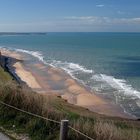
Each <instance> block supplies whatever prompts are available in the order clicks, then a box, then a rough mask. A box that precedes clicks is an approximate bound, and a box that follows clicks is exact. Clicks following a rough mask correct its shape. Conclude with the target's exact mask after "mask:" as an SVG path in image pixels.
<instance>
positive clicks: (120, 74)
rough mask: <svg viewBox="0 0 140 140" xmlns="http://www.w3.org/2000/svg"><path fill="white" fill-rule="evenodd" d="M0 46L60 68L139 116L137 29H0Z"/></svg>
mask: <svg viewBox="0 0 140 140" xmlns="http://www.w3.org/2000/svg"><path fill="white" fill-rule="evenodd" d="M0 48H5V49H8V50H12V51H16V52H19V53H22V54H26V55H28V57H30V58H31V59H32V60H35V61H41V62H43V63H44V64H45V65H50V66H53V67H56V68H60V69H63V70H64V71H65V72H66V73H68V74H69V75H70V76H71V77H72V78H74V79H76V80H77V81H78V82H79V83H81V84H83V86H85V87H87V88H88V89H90V90H91V91H93V92H95V93H96V94H99V95H101V96H103V97H105V98H107V99H109V100H110V101H111V102H113V103H115V104H117V105H119V106H121V107H122V108H123V109H124V112H126V113H128V114H131V115H132V116H135V117H137V118H140V33H110V32H109V33H101V32H99V33H86V32H84V33H59V32H57V33H54V32H53V33H50V32H49V33H14V34H13V33H1V34H0ZM93 94H94V93H93Z"/></svg>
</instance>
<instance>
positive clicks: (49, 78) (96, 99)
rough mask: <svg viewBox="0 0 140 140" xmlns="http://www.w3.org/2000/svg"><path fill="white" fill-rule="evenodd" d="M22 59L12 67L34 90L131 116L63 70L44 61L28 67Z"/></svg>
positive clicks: (12, 54)
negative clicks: (46, 64)
mask: <svg viewBox="0 0 140 140" xmlns="http://www.w3.org/2000/svg"><path fill="white" fill-rule="evenodd" d="M1 52H2V55H4V56H8V57H11V58H14V59H16V60H22V61H24V58H23V57H22V55H20V54H18V53H16V52H13V51H12V52H11V51H8V50H4V49H2V50H1ZM22 61H17V62H15V63H14V64H13V65H12V67H13V68H14V69H15V73H16V74H17V76H18V77H19V78H20V79H21V80H22V81H24V82H25V83H26V84H27V85H28V86H29V87H30V88H32V89H33V90H34V91H36V92H38V93H43V94H55V95H57V96H61V97H62V98H63V99H65V100H67V101H68V102H69V103H71V104H75V105H78V106H82V107H84V108H87V109H89V110H91V111H93V112H97V113H100V114H105V115H110V116H119V117H126V118H130V116H129V115H128V114H125V113H124V111H123V109H122V108H121V107H120V106H118V105H116V104H113V103H111V102H110V101H108V100H107V99H105V98H103V97H101V96H99V95H97V94H96V93H93V92H91V91H90V90H89V89H87V88H86V87H84V86H83V85H81V84H80V83H78V82H77V81H76V80H75V79H73V78H72V77H70V76H69V75H68V74H66V73H65V72H64V71H63V70H61V69H57V68H54V67H51V66H45V65H44V64H43V63H37V64H34V65H32V66H31V67H28V66H25V65H23V63H22ZM38 71H39V72H38Z"/></svg>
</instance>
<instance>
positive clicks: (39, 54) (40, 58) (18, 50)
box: [15, 49, 44, 62]
mask: <svg viewBox="0 0 140 140" xmlns="http://www.w3.org/2000/svg"><path fill="white" fill-rule="evenodd" d="M15 51H16V52H22V53H26V54H29V55H32V56H34V57H36V58H38V59H39V60H40V61H42V62H44V57H43V55H42V53H41V52H39V51H28V50H23V49H15Z"/></svg>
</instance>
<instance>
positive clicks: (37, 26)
mask: <svg viewBox="0 0 140 140" xmlns="http://www.w3.org/2000/svg"><path fill="white" fill-rule="evenodd" d="M0 32H140V0H0Z"/></svg>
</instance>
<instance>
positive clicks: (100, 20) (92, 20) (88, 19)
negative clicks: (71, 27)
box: [64, 16, 140, 25]
mask: <svg viewBox="0 0 140 140" xmlns="http://www.w3.org/2000/svg"><path fill="white" fill-rule="evenodd" d="M64 19H65V20H68V21H70V22H73V23H74V22H75V23H81V24H92V25H95V24H97V25H99V24H100V25H109V24H140V17H137V18H111V17H100V16H80V17H78V16H71V17H66V18H64Z"/></svg>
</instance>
